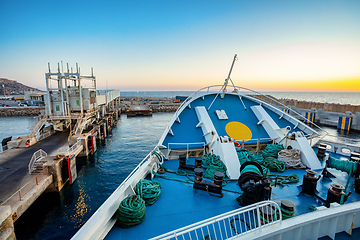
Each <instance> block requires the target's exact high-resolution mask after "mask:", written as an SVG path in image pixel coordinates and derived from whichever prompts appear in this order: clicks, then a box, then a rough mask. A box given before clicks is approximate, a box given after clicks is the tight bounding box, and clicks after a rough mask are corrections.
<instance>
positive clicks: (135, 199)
mask: <svg viewBox="0 0 360 240" xmlns="http://www.w3.org/2000/svg"><path fill="white" fill-rule="evenodd" d="M117 218H118V223H119V225H120V227H123V228H129V227H133V226H136V225H139V224H140V223H142V222H143V221H144V220H145V201H144V200H143V199H142V198H141V197H139V196H137V195H132V196H130V197H127V198H125V199H124V200H122V201H121V203H120V206H119V208H118V210H117Z"/></svg>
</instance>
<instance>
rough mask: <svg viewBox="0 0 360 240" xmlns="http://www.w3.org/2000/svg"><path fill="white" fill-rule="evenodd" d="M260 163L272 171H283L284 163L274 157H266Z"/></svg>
mask: <svg viewBox="0 0 360 240" xmlns="http://www.w3.org/2000/svg"><path fill="white" fill-rule="evenodd" d="M262 165H263V166H264V167H266V168H268V169H269V170H270V171H272V172H285V163H283V162H281V161H279V160H277V159H276V158H274V157H267V158H265V160H264V161H263V163H262Z"/></svg>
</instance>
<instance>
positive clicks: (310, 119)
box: [305, 112, 315, 124]
mask: <svg viewBox="0 0 360 240" xmlns="http://www.w3.org/2000/svg"><path fill="white" fill-rule="evenodd" d="M305 118H306V121H305V123H306V124H308V123H311V122H314V120H315V113H314V112H306V113H305Z"/></svg>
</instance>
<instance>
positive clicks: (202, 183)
mask: <svg viewBox="0 0 360 240" xmlns="http://www.w3.org/2000/svg"><path fill="white" fill-rule="evenodd" d="M194 172H195V180H194V185H193V188H194V189H199V190H203V191H207V192H211V193H216V194H219V195H220V196H221V197H222V183H223V179H224V173H222V172H215V174H214V182H210V181H206V180H203V169H202V168H195V169H194Z"/></svg>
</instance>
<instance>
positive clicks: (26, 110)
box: [0, 107, 44, 117]
mask: <svg viewBox="0 0 360 240" xmlns="http://www.w3.org/2000/svg"><path fill="white" fill-rule="evenodd" d="M41 111H44V107H17V108H15V107H2V108H0V117H12V116H38V115H40V113H41Z"/></svg>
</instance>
